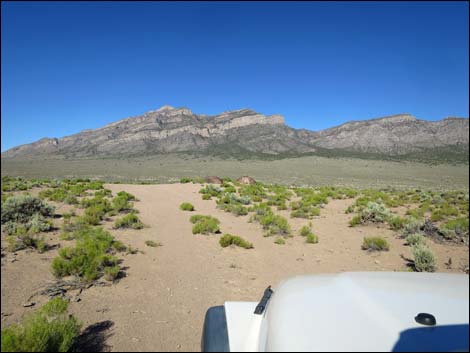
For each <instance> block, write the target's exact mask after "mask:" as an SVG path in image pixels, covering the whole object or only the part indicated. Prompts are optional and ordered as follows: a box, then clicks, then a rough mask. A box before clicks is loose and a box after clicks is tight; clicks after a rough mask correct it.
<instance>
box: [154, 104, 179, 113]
mask: <svg viewBox="0 0 470 353" xmlns="http://www.w3.org/2000/svg"><path fill="white" fill-rule="evenodd" d="M173 109H175V108H174V107H172V106H171V105H164V106H161V107H160V108H158V109H157V112H163V111H168V110H173Z"/></svg>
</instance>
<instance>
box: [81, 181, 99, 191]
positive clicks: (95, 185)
mask: <svg viewBox="0 0 470 353" xmlns="http://www.w3.org/2000/svg"><path fill="white" fill-rule="evenodd" d="M103 185H104V181H99V180H94V181H89V180H88V183H86V185H85V188H86V189H87V190H100V189H103Z"/></svg>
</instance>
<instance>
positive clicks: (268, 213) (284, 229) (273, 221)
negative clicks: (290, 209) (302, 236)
mask: <svg viewBox="0 0 470 353" xmlns="http://www.w3.org/2000/svg"><path fill="white" fill-rule="evenodd" d="M250 210H251V211H253V212H255V214H254V215H253V216H252V217H251V221H253V220H254V221H257V222H259V223H260V224H261V225H262V226H263V229H265V230H266V234H265V236H270V235H275V234H277V235H288V234H290V233H291V229H290V226H289V223H288V222H287V219H285V218H284V217H282V216H279V215H276V214H274V212H273V211H272V210H271V208H270V207H269V206H268V205H267V204H258V205H255V206H253V207H252V208H251V209H250Z"/></svg>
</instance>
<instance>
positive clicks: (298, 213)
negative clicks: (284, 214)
mask: <svg viewBox="0 0 470 353" xmlns="http://www.w3.org/2000/svg"><path fill="white" fill-rule="evenodd" d="M291 207H292V203H291ZM293 207H294V208H296V207H297V205H296V204H295V203H294V205H293ZM319 215H320V209H319V208H318V207H312V206H300V207H299V208H296V209H294V210H293V211H292V212H291V214H290V216H291V217H292V218H306V219H311V218H313V217H316V216H319Z"/></svg>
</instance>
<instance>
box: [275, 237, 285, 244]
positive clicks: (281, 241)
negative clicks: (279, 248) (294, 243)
mask: <svg viewBox="0 0 470 353" xmlns="http://www.w3.org/2000/svg"><path fill="white" fill-rule="evenodd" d="M285 243H286V241H285V240H284V238H282V237H277V238H276V240H275V241H274V244H277V245H284V244H285Z"/></svg>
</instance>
